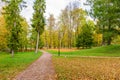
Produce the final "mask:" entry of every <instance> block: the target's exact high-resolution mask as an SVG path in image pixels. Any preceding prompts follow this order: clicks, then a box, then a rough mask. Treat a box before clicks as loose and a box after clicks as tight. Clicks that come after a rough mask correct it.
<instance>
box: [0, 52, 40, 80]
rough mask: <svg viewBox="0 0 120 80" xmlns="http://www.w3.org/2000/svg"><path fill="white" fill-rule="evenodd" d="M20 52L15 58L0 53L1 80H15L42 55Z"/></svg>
mask: <svg viewBox="0 0 120 80" xmlns="http://www.w3.org/2000/svg"><path fill="white" fill-rule="evenodd" d="M33 53H34V52H19V53H17V54H15V56H14V57H10V55H9V54H8V53H2V52H0V80H13V78H14V77H15V76H16V75H17V74H19V73H20V72H21V71H22V70H24V69H25V68H27V67H28V66H29V65H30V64H31V63H33V62H34V61H35V60H37V59H38V58H39V57H40V55H41V53H39V54H36V55H35V54H33Z"/></svg>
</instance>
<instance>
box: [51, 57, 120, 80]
mask: <svg viewBox="0 0 120 80" xmlns="http://www.w3.org/2000/svg"><path fill="white" fill-rule="evenodd" d="M53 64H54V67H55V70H56V73H57V77H58V80H119V79H120V68H119V67H120V58H73V57H66V58H65V57H55V56H54V57H53Z"/></svg>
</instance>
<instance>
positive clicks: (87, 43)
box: [76, 21, 94, 48]
mask: <svg viewBox="0 0 120 80" xmlns="http://www.w3.org/2000/svg"><path fill="white" fill-rule="evenodd" d="M93 27H94V26H93V25H91V23H90V21H88V23H86V24H85V25H84V26H82V27H81V32H80V34H79V35H78V37H77V39H76V47H77V48H79V47H82V48H91V47H92V45H93Z"/></svg>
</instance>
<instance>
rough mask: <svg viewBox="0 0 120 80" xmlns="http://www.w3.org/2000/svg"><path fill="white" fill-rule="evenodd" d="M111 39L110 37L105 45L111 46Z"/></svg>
mask: <svg viewBox="0 0 120 80" xmlns="http://www.w3.org/2000/svg"><path fill="white" fill-rule="evenodd" d="M111 42H112V39H111V37H110V38H109V39H108V42H107V45H111Z"/></svg>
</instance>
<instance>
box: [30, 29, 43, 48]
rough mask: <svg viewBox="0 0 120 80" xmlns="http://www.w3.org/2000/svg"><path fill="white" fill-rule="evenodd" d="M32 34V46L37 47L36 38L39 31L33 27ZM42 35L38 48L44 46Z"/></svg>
mask: <svg viewBox="0 0 120 80" xmlns="http://www.w3.org/2000/svg"><path fill="white" fill-rule="evenodd" d="M31 33H32V35H31V36H30V43H29V45H30V47H34V48H35V47H36V39H37V32H36V31H35V30H34V29H32V31H31ZM41 36H42V35H40V38H39V45H38V48H43V47H44V42H43V38H42V37H41Z"/></svg>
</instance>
